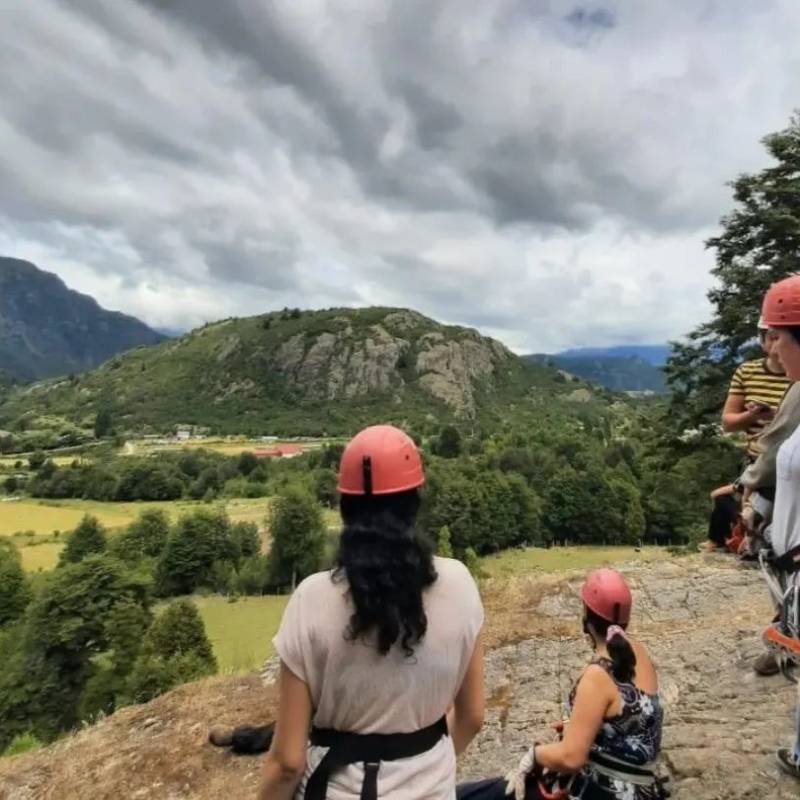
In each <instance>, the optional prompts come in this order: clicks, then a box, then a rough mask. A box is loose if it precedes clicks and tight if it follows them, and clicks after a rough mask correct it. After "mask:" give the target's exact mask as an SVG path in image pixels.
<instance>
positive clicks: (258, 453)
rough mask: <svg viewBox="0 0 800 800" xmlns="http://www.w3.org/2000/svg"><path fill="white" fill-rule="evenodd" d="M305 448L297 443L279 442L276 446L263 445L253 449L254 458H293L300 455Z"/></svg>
mask: <svg viewBox="0 0 800 800" xmlns="http://www.w3.org/2000/svg"><path fill="white" fill-rule="evenodd" d="M304 452H305V448H304V447H302V446H301V445H299V444H280V445H278V446H277V447H265V448H261V449H259V450H253V455H254V456H255V457H256V458H295V457H296V456H301V455H303V453H304Z"/></svg>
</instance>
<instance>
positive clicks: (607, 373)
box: [524, 345, 669, 393]
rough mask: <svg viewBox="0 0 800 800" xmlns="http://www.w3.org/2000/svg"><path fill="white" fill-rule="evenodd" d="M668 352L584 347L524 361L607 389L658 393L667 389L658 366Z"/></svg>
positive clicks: (651, 347)
mask: <svg viewBox="0 0 800 800" xmlns="http://www.w3.org/2000/svg"><path fill="white" fill-rule="evenodd" d="M635 353H642V355H636V354H635ZM668 353H669V347H666V346H663V347H662V346H660V345H641V346H636V345H626V346H622V347H609V348H599V347H598V348H591V347H585V348H580V349H576V350H566V351H564V352H563V353H558V354H556V355H550V356H548V355H532V356H524V358H525V360H527V361H529V362H531V363H539V364H549V365H552V366H554V367H557V368H558V369H561V370H564V372H569V373H570V374H572V375H577V376H578V377H579V378H583V379H584V380H587V381H590V382H591V383H596V384H599V385H600V386H605V387H606V388H607V389H613V390H615V391H620V392H656V393H662V392H665V391H666V389H667V386H666V380H665V376H664V373H663V371H662V369H661V366H662V365H663V364H664V363H666V357H667V354H668ZM645 356H647V357H645Z"/></svg>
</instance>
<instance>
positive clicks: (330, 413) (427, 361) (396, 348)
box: [0, 307, 574, 434]
mask: <svg viewBox="0 0 800 800" xmlns="http://www.w3.org/2000/svg"><path fill="white" fill-rule="evenodd" d="M564 383H565V381H564V379H563V377H561V376H559V375H558V373H557V372H556V371H555V370H552V369H550V368H549V367H546V366H542V365H532V366H529V365H526V364H525V363H524V362H523V361H522V360H521V359H520V358H519V357H518V356H516V355H514V354H513V353H512V352H511V351H510V350H509V349H508V348H507V347H505V345H503V344H501V343H500V342H498V341H497V340H494V339H490V338H488V337H485V336H482V335H481V334H480V333H478V332H477V331H476V330H474V329H472V328H464V327H461V326H455V325H443V324H440V323H438V322H436V321H434V320H432V319H429V318H428V317H425V316H423V315H422V314H419V313H418V312H416V311H411V310H408V309H397V308H383V307H379V308H364V309H345V308H333V309H327V310H323V311H300V310H299V309H295V310H291V311H290V310H288V309H285V310H284V311H280V312H270V313H267V314H262V315H259V316H255V317H244V318H230V319H225V320H220V321H218V322H215V323H210V324H207V325H204V326H202V327H201V328H198V329H196V330H194V331H192V332H190V333H188V334H185V335H184V336H182V337H180V338H178V339H174V340H168V341H164V342H161V343H159V344H156V345H154V346H151V347H139V348H136V349H134V350H131V351H129V352H126V353H124V354H120V355H117V356H115V357H113V358H112V359H110V360H109V361H108V362H106V363H105V364H103V365H101V366H100V367H98V368H97V369H95V370H93V371H92V372H89V373H87V374H85V375H79V376H78V375H76V376H72V377H71V378H70V379H68V380H50V381H45V382H40V383H38V384H35V385H33V386H28V387H23V388H21V389H16V390H12V392H11V393H10V396H9V397H8V398H7V399H6V401H5V402H4V403H2V404H1V405H0V427H2V426H4V425H7V426H11V427H12V428H13V426H14V423H15V422H16V423H19V420H20V419H21V418H22V417H23V416H24V415H26V414H37V413H39V414H44V413H47V414H55V415H60V416H63V417H64V418H65V419H66V420H69V421H70V422H72V423H74V424H77V425H79V426H81V427H83V428H90V427H91V423H92V419H93V417H94V415H96V414H97V412H98V411H99V410H100V409H101V408H104V409H107V410H109V411H110V412H111V413H112V414H113V416H114V418H115V420H116V421H117V425H118V427H122V429H124V430H134V429H135V430H140V431H147V430H152V431H154V432H163V431H165V430H168V429H174V427H175V426H176V425H178V424H188V425H196V426H203V427H209V428H211V429H213V430H215V431H217V432H221V433H248V432H251V433H264V432H270V433H276V432H277V433H285V434H289V433H298V434H299V433H305V434H321V433H331V432H333V433H339V432H342V433H344V432H350V431H352V430H353V429H354V428H355V427H357V426H358V425H361V424H366V423H369V422H374V421H379V420H385V419H393V420H396V421H398V422H405V423H407V424H413V423H415V422H422V421H425V420H427V421H429V422H430V421H452V420H462V421H469V420H473V421H474V420H477V419H478V418H480V417H486V415H487V414H492V413H495V412H496V413H497V414H500V413H501V411H502V412H503V413H504V412H505V411H506V410H507V409H508V408H509V407H510V406H513V405H514V404H517V403H524V402H525V401H526V400H527V399H529V398H530V397H531V393H535V392H536V391H542V390H545V391H547V392H551V393H552V392H553V391H556V390H557V389H559V390H566V391H565V394H568V393H569V391H570V389H574V387H568V386H564V385H563V384H564Z"/></svg>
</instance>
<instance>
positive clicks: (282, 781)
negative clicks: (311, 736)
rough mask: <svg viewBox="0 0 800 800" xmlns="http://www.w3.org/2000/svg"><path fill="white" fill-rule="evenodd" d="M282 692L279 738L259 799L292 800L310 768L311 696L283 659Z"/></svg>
mask: <svg viewBox="0 0 800 800" xmlns="http://www.w3.org/2000/svg"><path fill="white" fill-rule="evenodd" d="M279 692H280V694H279V706H278V719H277V721H276V723H275V737H274V738H273V740H272V747H270V749H269V752H268V753H267V755H266V756H265V757H264V763H263V766H262V770H261V786H260V788H259V793H258V797H259V800H291V798H292V797H293V796H294V793H295V790H296V789H297V785H298V784H299V783H300V779H301V778H302V777H303V772H304V771H305V768H306V748H307V746H308V730H309V727H310V726H311V712H312V705H311V695H310V693H309V691H308V686H306V684H305V683H303V681H301V680H300V678H298V677H297V676H296V675H295V674H294V673H293V672H292V671H291V670H290V669H289V668H288V667H287V666H286V665H285V664H284V663H283V662H282V661H281V672H280V678H279Z"/></svg>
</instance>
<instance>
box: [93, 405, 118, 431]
mask: <svg viewBox="0 0 800 800" xmlns="http://www.w3.org/2000/svg"><path fill="white" fill-rule="evenodd" d="M113 428H114V419H113V417H112V415H111V410H110V409H109V408H108V407H106V406H104V407H103V408H101V409H100V410H99V411H98V412H97V415H96V416H95V418H94V438H95V439H105V438H106V436H110V435H111V434H112V433H113V432H114V430H113Z"/></svg>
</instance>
